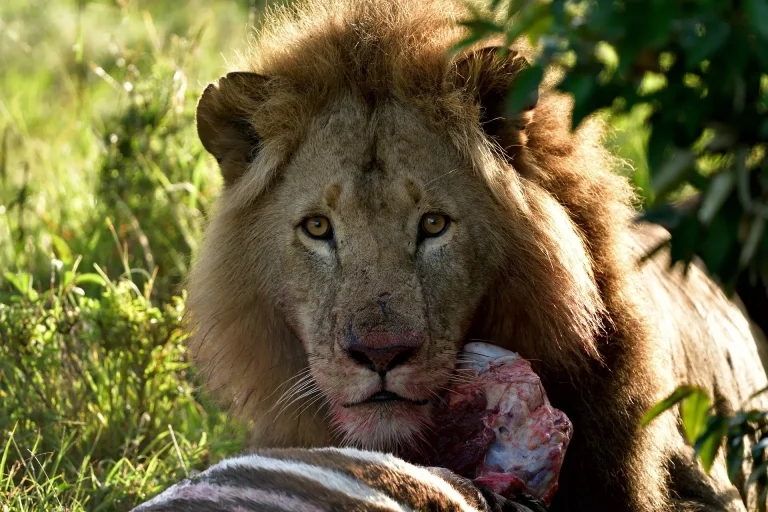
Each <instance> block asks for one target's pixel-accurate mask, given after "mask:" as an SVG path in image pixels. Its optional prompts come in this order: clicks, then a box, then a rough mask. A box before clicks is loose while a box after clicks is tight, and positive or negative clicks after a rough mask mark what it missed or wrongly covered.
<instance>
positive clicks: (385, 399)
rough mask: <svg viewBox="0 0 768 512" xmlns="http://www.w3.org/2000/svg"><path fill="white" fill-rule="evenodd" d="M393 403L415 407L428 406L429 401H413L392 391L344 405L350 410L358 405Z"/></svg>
mask: <svg viewBox="0 0 768 512" xmlns="http://www.w3.org/2000/svg"><path fill="white" fill-rule="evenodd" d="M392 402H408V403H410V404H413V405H427V403H428V402H429V401H428V400H411V399H410V398H405V397H403V396H400V395H398V394H397V393H393V392H392V391H377V392H376V393H374V394H372V395H371V396H369V397H368V398H366V399H365V400H362V401H360V402H355V403H351V404H344V405H343V407H345V408H349V407H354V406H356V405H365V404H383V403H392Z"/></svg>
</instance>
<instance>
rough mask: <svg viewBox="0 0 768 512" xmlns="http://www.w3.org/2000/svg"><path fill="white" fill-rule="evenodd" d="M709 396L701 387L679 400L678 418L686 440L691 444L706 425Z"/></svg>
mask: <svg viewBox="0 0 768 512" xmlns="http://www.w3.org/2000/svg"><path fill="white" fill-rule="evenodd" d="M710 405H711V403H710V400H709V397H708V396H707V394H706V393H705V392H704V390H703V389H698V388H697V389H695V390H694V391H693V392H692V393H691V394H689V395H688V396H686V397H685V398H684V399H683V400H682V401H681V402H680V418H681V419H682V422H683V431H684V432H685V437H686V438H688V442H689V443H690V444H691V445H693V444H694V443H695V442H696V439H698V437H699V435H701V433H702V432H703V431H704V428H705V427H706V423H707V418H708V417H709V407H710Z"/></svg>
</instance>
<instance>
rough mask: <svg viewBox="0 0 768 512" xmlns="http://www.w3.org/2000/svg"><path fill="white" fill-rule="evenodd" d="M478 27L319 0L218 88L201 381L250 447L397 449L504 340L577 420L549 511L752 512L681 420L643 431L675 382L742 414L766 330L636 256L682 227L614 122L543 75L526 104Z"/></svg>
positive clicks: (200, 302) (272, 24)
mask: <svg viewBox="0 0 768 512" xmlns="http://www.w3.org/2000/svg"><path fill="white" fill-rule="evenodd" d="M465 15H466V13H465V12H464V11H463V7H461V6H460V5H454V4H452V3H450V2H447V1H438V0H394V1H393V0H305V1H303V2H298V3H296V4H294V5H293V6H292V7H287V8H282V9H279V10H277V11H275V12H272V13H271V15H270V16H269V18H268V20H267V21H266V23H265V27H264V29H263V30H262V31H261V33H260V34H259V37H258V40H257V41H256V42H255V43H254V45H253V47H252V49H251V51H250V52H249V53H248V54H247V55H246V56H245V57H246V58H245V59H244V64H243V65H242V67H240V69H242V70H244V71H237V72H231V73H229V74H227V75H226V76H224V77H222V78H221V79H220V80H218V82H217V83H215V84H211V85H209V86H208V87H207V88H206V89H205V91H204V93H203V94H202V96H201V98H200V100H199V103H198V107H197V129H198V134H199V137H200V140H201V141H202V144H203V146H204V147H205V149H206V150H207V151H208V152H209V153H211V154H212V155H213V156H214V157H215V158H216V160H217V161H218V164H219V166H220V169H221V173H222V176H223V180H224V186H223V190H222V192H221V195H220V198H219V199H218V203H217V207H216V211H215V213H214V215H213V217H212V219H211V221H210V224H209V226H208V227H207V230H206V233H205V236H204V242H203V244H202V246H201V249H200V251H199V254H198V255H197V260H196V262H195V263H194V266H193V269H192V272H191V275H190V278H189V282H188V293H189V303H188V304H189V314H190V319H191V323H190V326H191V328H192V331H193V333H192V336H191V353H192V355H193V358H194V360H195V362H196V364H197V365H198V366H199V367H200V368H202V369H203V371H204V373H205V375H206V382H207V385H208V387H209V388H210V389H211V390H213V391H214V392H216V393H217V394H218V396H220V397H222V399H224V400H226V401H228V402H229V403H230V404H231V405H232V410H233V411H234V412H235V413H237V414H238V415H240V416H242V417H245V418H247V419H249V420H250V421H251V422H252V425H253V432H254V443H255V444H256V445H258V446H266V447H285V446H298V447H313V446H324V445H355V446H358V447H363V448H368V449H377V450H386V451H391V452H395V453H399V452H401V451H402V450H404V449H406V448H408V447H411V446H413V445H418V443H420V442H422V441H423V439H425V438H428V436H429V429H430V425H431V423H430V422H431V416H430V411H431V410H432V407H433V404H434V403H435V400H439V398H440V394H441V393H442V392H444V390H445V389H446V387H448V386H449V385H450V383H451V382H452V379H454V377H455V374H454V368H455V366H456V364H457V360H458V359H459V358H460V357H461V356H460V353H461V349H462V346H463V345H464V344H465V343H466V342H467V341H468V340H484V341H489V342H492V343H494V344H497V345H499V346H502V347H504V348H507V349H510V350H514V351H516V352H518V353H519V354H521V356H523V357H525V358H527V359H528V360H530V361H531V362H532V364H533V365H534V369H535V370H536V371H537V372H538V374H539V375H540V376H541V378H542V382H543V384H544V386H545V388H546V390H547V393H548V394H549V397H550V400H551V402H552V405H553V406H554V407H557V408H559V409H561V410H563V411H564V412H565V413H566V414H567V415H568V416H569V417H570V419H571V420H572V422H573V424H574V429H575V433H574V437H573V440H572V441H571V445H570V447H569V451H568V454H567V456H566V459H565V465H564V467H563V471H562V474H561V478H560V490H559V492H558V493H557V495H556V496H555V499H554V501H553V503H552V508H551V510H553V511H563V510H612V511H642V512H645V511H648V512H650V511H659V510H744V509H745V504H744V503H747V505H748V506H749V507H753V506H754V496H751V495H747V494H746V493H744V491H743V490H742V489H737V488H736V487H735V486H733V485H732V484H731V483H730V482H729V480H728V477H727V474H726V469H725V463H724V460H723V457H722V456H720V457H719V459H718V460H717V461H716V464H715V466H714V468H713V470H712V472H711V474H710V475H706V474H705V473H704V472H703V471H702V470H701V469H700V467H699V466H698V465H697V464H696V463H695V462H694V460H693V454H692V450H691V448H689V447H688V446H687V445H686V443H685V441H684V437H683V435H682V433H681V429H680V426H679V425H680V419H679V416H678V415H677V414H676V413H675V412H667V413H665V414H664V415H662V416H661V417H660V418H659V419H657V420H656V421H654V422H653V423H651V425H649V426H648V427H646V428H640V427H639V423H640V419H641V418H642V416H643V415H644V413H645V412H646V411H647V410H648V409H649V408H650V407H651V406H652V405H653V404H654V403H656V402H657V401H659V400H660V399H662V398H663V397H665V396H666V395H667V394H669V393H670V392H671V391H672V390H673V389H674V388H675V387H676V386H677V385H679V384H694V385H699V386H702V387H703V388H705V389H706V390H708V391H709V393H710V394H711V395H712V396H713V397H715V398H716V399H717V400H718V402H717V407H718V410H720V411H723V412H727V411H730V410H733V409H736V408H738V407H740V406H741V404H743V403H744V402H745V400H746V399H747V398H748V397H749V394H750V393H751V392H753V391H755V390H757V389H759V388H762V387H763V386H765V385H766V384H768V381H767V380H766V373H765V366H764V365H765V363H764V362H763V361H764V360H763V359H762V358H761V356H762V355H763V354H764V353H765V339H764V337H763V336H762V334H761V333H760V332H759V331H758V330H757V329H756V328H755V327H754V326H753V325H751V324H750V322H749V321H748V319H747V318H746V317H745V315H744V314H743V312H742V310H741V308H740V307H739V306H738V305H737V304H735V303H734V302H732V301H730V300H728V299H727V298H726V297H725V296H724V295H723V293H722V292H721V291H720V289H719V288H718V287H717V285H716V284H715V283H713V282H712V280H710V279H709V278H708V277H707V276H706V275H705V274H704V273H703V272H702V271H701V270H700V269H699V268H696V267H693V268H691V269H690V270H689V272H688V273H687V275H685V276H684V275H683V274H682V273H680V272H673V273H670V272H667V270H666V267H667V264H668V263H667V259H666V257H665V256H663V255H660V256H656V257H654V258H652V260H651V261H650V262H648V263H646V264H645V265H643V266H639V265H638V258H639V256H641V255H642V254H644V253H645V252H646V251H647V250H648V249H649V248H651V247H653V246H654V245H655V244H656V243H658V241H659V240H662V239H663V238H664V237H665V236H667V234H666V232H665V231H664V230H663V229H662V228H660V227H657V226H651V225H644V224H638V223H636V222H634V217H635V210H634V208H633V204H634V195H633V194H634V192H633V190H632V189H631V187H630V186H629V185H628V183H627V180H626V179H624V178H622V177H620V176H619V175H618V174H617V173H615V172H614V170H615V168H616V165H617V163H616V161H615V160H614V159H612V157H611V156H610V154H609V153H608V152H607V151H606V150H605V149H604V148H603V147H602V145H601V134H602V129H601V127H600V123H599V122H598V121H597V120H591V121H588V122H585V123H583V124H582V126H581V128H580V129H579V130H578V131H576V132H575V133H574V132H572V131H571V130H570V124H571V115H570V111H571V102H570V101H569V99H568V98H566V97H563V96H562V95H559V94H557V93H556V92H555V91H554V90H553V88H552V87H551V86H549V85H547V86H543V87H542V88H541V90H540V91H539V93H538V95H537V96H536V97H532V98H530V102H529V103H528V104H527V105H525V107H524V108H523V109H522V110H520V111H519V112H514V113H510V112H509V110H508V108H507V103H506V97H507V96H506V93H507V91H508V90H510V89H513V88H514V87H515V81H516V78H517V77H518V76H519V74H520V72H521V71H522V70H524V69H525V68H526V66H528V65H529V61H530V59H531V55H530V51H529V50H527V49H526V48H524V47H523V46H522V45H513V47H512V48H511V49H508V50H509V51H500V49H499V48H498V47H496V46H494V45H493V44H490V45H489V44H485V45H480V44H476V45H475V46H474V47H472V48H470V49H468V50H464V51H461V52H459V53H452V52H451V49H452V48H453V47H454V45H455V44H456V43H457V42H458V41H459V40H461V38H462V37H464V36H465V35H466V33H465V32H464V29H462V28H461V27H459V26H457V24H456V21H457V20H458V19H460V18H461V17H462V16H465ZM754 403H755V404H756V405H758V406H764V405H765V404H764V402H761V401H760V400H759V399H758V400H756V401H755V402H754ZM747 469H748V468H746V467H745V468H743V469H742V473H741V477H742V479H743V478H744V476H745V473H744V471H746V470H747Z"/></svg>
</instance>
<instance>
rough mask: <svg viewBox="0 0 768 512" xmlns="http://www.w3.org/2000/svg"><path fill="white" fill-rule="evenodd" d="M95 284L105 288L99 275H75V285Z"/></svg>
mask: <svg viewBox="0 0 768 512" xmlns="http://www.w3.org/2000/svg"><path fill="white" fill-rule="evenodd" d="M86 283H90V284H97V285H99V286H106V285H107V283H105V282H104V278H103V277H101V276H100V275H99V274H95V273H86V274H77V276H75V284H86Z"/></svg>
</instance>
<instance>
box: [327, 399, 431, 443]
mask: <svg viewBox="0 0 768 512" xmlns="http://www.w3.org/2000/svg"><path fill="white" fill-rule="evenodd" d="M431 409H432V406H431V404H424V405H418V404H415V403H411V402H405V401H398V402H386V403H364V404H358V405H354V406H352V407H342V406H336V407H334V408H333V423H334V425H335V427H336V429H337V431H338V432H339V434H340V435H341V436H342V438H343V443H344V444H345V445H351V446H357V447H360V448H365V449H369V450H380V451H392V452H399V451H401V450H404V449H412V448H414V447H415V446H416V445H418V444H419V442H421V441H423V440H424V431H425V430H426V429H428V428H429V427H430V426H431Z"/></svg>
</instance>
